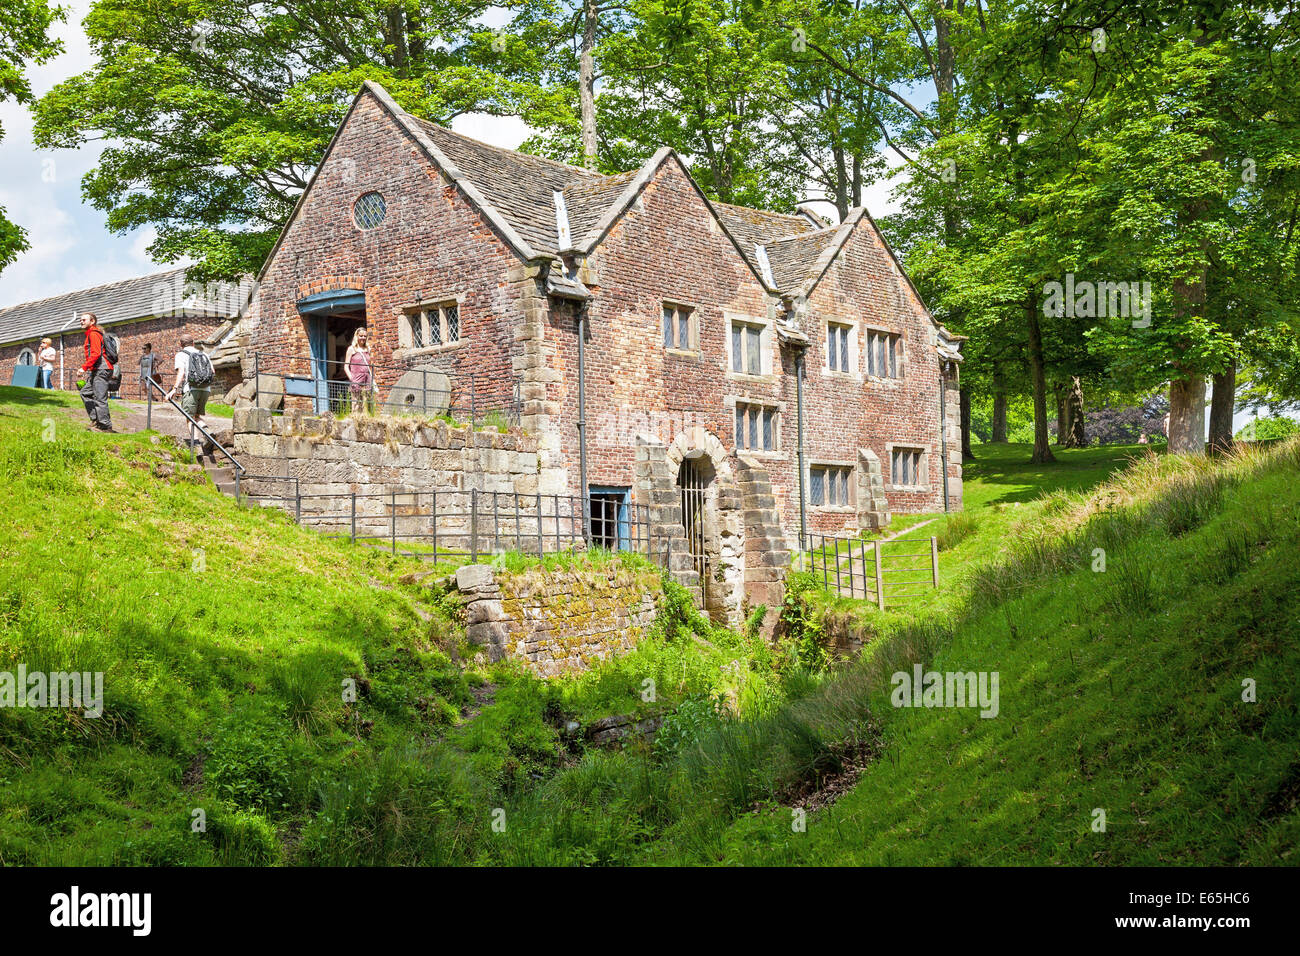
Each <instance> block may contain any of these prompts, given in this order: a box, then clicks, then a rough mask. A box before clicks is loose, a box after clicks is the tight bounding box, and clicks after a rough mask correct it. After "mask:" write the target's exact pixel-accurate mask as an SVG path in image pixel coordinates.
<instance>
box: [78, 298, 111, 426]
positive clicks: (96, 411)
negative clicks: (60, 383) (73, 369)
mask: <svg viewBox="0 0 1300 956" xmlns="http://www.w3.org/2000/svg"><path fill="white" fill-rule="evenodd" d="M81 327H82V328H83V329H85V330H86V362H85V364H84V365H82V366H81V373H82V378H83V379H84V380H85V381H84V383H83V384H82V386H81V401H82V402H83V403H84V404H85V406H86V414H87V415H89V416H90V427H91V428H93V429H95V431H101V432H111V431H113V420H112V419H111V418H110V417H109V414H108V382H109V379H111V378H112V377H113V363H112V362H110V361H109V360H108V356H107V355H105V354H104V333H103V332H101V331H100V329H99V319H97V318H96V317H95V313H94V312H83V313H81Z"/></svg>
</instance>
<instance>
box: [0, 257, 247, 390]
mask: <svg viewBox="0 0 1300 956" xmlns="http://www.w3.org/2000/svg"><path fill="white" fill-rule="evenodd" d="M251 288H252V280H251V279H247V280H245V281H244V282H243V283H239V284H233V283H211V284H207V285H201V286H200V285H195V284H193V283H190V282H188V281H187V279H186V270H185V269H183V268H179V269H169V270H167V271H166V272H158V273H154V274H153V275H147V276H140V277H138V278H135V279H123V280H122V281H120V282H110V283H108V284H106V285H100V286H94V287H93V288H89V289H80V290H78V291H76V292H65V293H62V294H60V295H56V296H51V297H50V298H48V299H38V300H36V301H34V302H24V303H21V304H19V305H14V306H9V307H8V308H4V309H0V382H4V383H5V384H8V383H9V382H11V381H13V378H14V370H15V368H16V367H17V366H20V365H34V364H35V362H36V352H37V349H38V347H39V345H40V341H41V339H42V338H45V337H47V336H48V337H49V338H51V339H53V340H54V347H55V348H56V349H61V350H62V352H63V354H62V356H61V359H62V361H61V363H56V364H55V368H54V386H55V388H75V387H76V380H77V369H78V368H79V367H80V365H81V363H82V343H83V341H84V337H83V335H82V332H81V325H80V322H79V316H80V315H81V313H82V312H94V313H95V315H96V316H97V317H98V319H99V324H100V325H101V326H102V327H104V328H106V329H109V330H111V331H112V332H113V333H114V334H115V335H117V336H118V339H119V348H120V350H121V366H122V390H121V393H120V394H122V395H123V396H124V397H126V398H135V397H143V396H144V391H143V386H142V385H141V383H140V356H141V355H142V354H143V352H144V346H145V343H149V344H151V345H152V346H153V352H154V355H156V356H157V361H156V368H157V369H159V370H160V374H159V377H160V379H165V378H166V377H169V375H170V372H171V369H172V360H173V358H174V356H175V355H176V353H177V352H178V351H179V350H180V337H181V335H183V334H185V333H189V334H190V335H192V336H193V337H194V340H195V341H196V342H198V343H200V344H202V345H203V346H204V349H205V351H207V352H208V354H209V355H210V356H212V358H213V365H214V367H215V368H216V371H217V384H216V385H215V386H214V388H213V391H214V393H215V394H218V395H219V394H221V392H222V391H223V390H224V389H226V388H230V387H231V386H233V385H237V384H238V383H239V382H240V380H241V377H242V373H241V368H240V354H239V349H238V338H237V332H236V328H235V326H236V324H237V321H238V318H239V314H240V310H241V309H242V308H243V306H244V304H245V303H246V301H247V298H248V294H249V292H250V290H251Z"/></svg>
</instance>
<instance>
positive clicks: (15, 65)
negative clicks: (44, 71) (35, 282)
mask: <svg viewBox="0 0 1300 956" xmlns="http://www.w3.org/2000/svg"><path fill="white" fill-rule="evenodd" d="M63 18H64V11H63V9H62V8H61V7H51V6H50V5H49V3H48V2H47V0H6V3H5V5H4V6H3V7H0V102H3V101H5V100H14V101H16V102H18V103H22V104H27V103H30V102H31V101H32V88H31V83H30V82H29V80H28V78H27V73H26V68H27V67H28V66H29V65H31V64H40V63H44V62H46V61H47V60H49V59H50V58H51V57H53V56H57V55H58V53H59V52H60V51H62V49H63V43H62V41H60V40H57V39H54V38H52V37H51V36H50V27H51V26H53V25H54V23H55V22H56V21H60V20H62V19H63ZM3 136H4V130H3V129H0V138H3ZM27 248H28V243H27V232H26V230H24V229H23V228H22V227H21V226H19V225H17V224H16V223H13V222H10V221H9V219H8V217H7V216H6V215H5V210H4V208H3V207H0V269H4V268H5V267H6V266H8V265H10V264H11V263H13V261H14V260H15V259H16V258H18V255H19V253H21V252H24V251H26V250H27Z"/></svg>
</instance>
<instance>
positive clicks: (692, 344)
mask: <svg viewBox="0 0 1300 956" xmlns="http://www.w3.org/2000/svg"><path fill="white" fill-rule="evenodd" d="M699 347H700V343H699V335H698V333H697V331H696V323H695V310H694V309H692V308H690V307H689V306H685V305H672V304H670V303H664V348H666V349H677V350H678V351H681V352H694V351H696V350H697V349H698V348H699Z"/></svg>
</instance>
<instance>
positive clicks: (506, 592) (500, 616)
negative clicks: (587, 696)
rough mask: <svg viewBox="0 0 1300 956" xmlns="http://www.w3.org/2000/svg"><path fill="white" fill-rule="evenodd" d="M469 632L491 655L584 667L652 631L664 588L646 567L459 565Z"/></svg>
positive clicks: (534, 664)
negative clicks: (509, 569) (518, 569)
mask: <svg viewBox="0 0 1300 956" xmlns="http://www.w3.org/2000/svg"><path fill="white" fill-rule="evenodd" d="M455 586H456V590H457V592H458V593H459V596H460V599H461V601H462V602H463V603H464V606H465V622H466V635H467V636H468V637H469V639H470V640H471V641H473V642H474V643H476V644H481V645H484V646H485V647H486V648H487V651H488V655H489V657H490V658H491V659H492V660H494V661H495V660H501V659H503V658H513V659H516V660H519V661H521V662H522V663H523V665H524V666H525V667H527V668H528V669H529V670H531V671H532V672H533V673H535V674H537V675H538V676H540V677H554V676H556V675H559V674H568V673H574V672H577V671H584V670H587V669H588V668H590V667H592V666H593V665H595V664H596V663H597V662H598V661H603V660H607V659H608V658H610V657H611V656H612V655H614V654H618V653H626V652H627V651H630V650H631V649H632V648H634V647H635V646H636V645H637V642H639V641H640V640H641V639H642V638H643V637H645V636H646V634H647V633H648V632H649V630H650V627H651V625H652V624H654V622H655V619H656V617H657V616H658V613H659V605H660V601H661V599H662V597H663V589H662V585H661V583H660V579H659V575H658V573H657V572H655V571H653V570H651V569H631V568H628V567H626V566H624V565H623V564H621V563H619V562H617V561H614V562H610V564H609V565H608V566H605V567H587V568H575V569H557V570H547V569H544V568H540V567H535V568H529V569H528V570H526V571H523V572H519V573H508V572H504V571H500V570H498V569H496V568H493V567H492V566H491V565H487V564H470V565H465V566H463V567H461V568H459V569H458V570H457V571H456V576H455Z"/></svg>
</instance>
